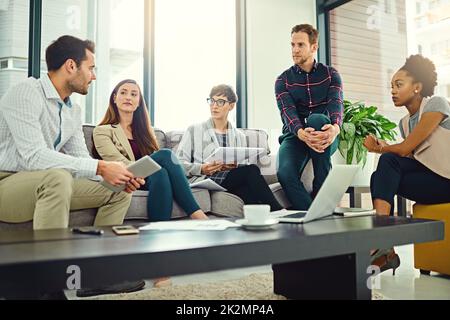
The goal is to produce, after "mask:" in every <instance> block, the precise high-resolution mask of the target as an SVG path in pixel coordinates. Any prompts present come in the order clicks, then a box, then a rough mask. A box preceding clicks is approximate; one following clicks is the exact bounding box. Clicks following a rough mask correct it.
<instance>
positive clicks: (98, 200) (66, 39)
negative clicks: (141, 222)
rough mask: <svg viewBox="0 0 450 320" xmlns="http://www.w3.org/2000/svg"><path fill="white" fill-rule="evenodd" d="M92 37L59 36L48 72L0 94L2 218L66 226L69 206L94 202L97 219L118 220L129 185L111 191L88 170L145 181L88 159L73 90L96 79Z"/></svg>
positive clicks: (112, 179) (113, 179)
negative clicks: (88, 38) (2, 95)
mask: <svg viewBox="0 0 450 320" xmlns="http://www.w3.org/2000/svg"><path fill="white" fill-rule="evenodd" d="M94 46H95V45H94V44H93V43H92V42H90V41H88V40H86V41H82V40H80V39H77V38H75V37H71V36H62V37H60V38H59V39H58V40H56V41H55V42H53V43H52V44H51V45H50V46H49V47H48V48H47V50H46V60H47V67H48V74H46V75H44V76H43V77H42V78H41V79H34V78H29V79H27V80H25V81H23V82H21V83H19V84H18V85H16V86H14V87H12V88H11V89H10V90H9V91H8V92H7V93H6V94H5V95H4V97H3V98H2V99H1V100H0V221H3V222H8V223H21V222H27V221H30V220H33V228H34V229H57V228H67V227H68V224H69V211H70V210H71V209H72V210H79V209H85V208H99V210H98V213H97V216H96V219H95V222H94V224H95V225H97V226H106V225H120V224H122V223H123V219H124V217H125V214H126V212H127V210H128V207H129V205H130V201H131V196H130V194H129V193H131V191H132V190H133V188H130V186H129V187H128V188H127V192H122V193H113V192H111V191H109V190H108V189H106V188H104V187H103V186H101V185H100V184H99V183H98V182H96V181H93V180H90V179H88V178H94V177H96V176H97V175H100V176H102V177H103V179H104V180H106V181H107V182H109V183H111V184H113V185H118V184H124V183H131V184H133V185H135V184H139V183H143V181H140V179H134V177H133V174H132V173H131V172H129V171H128V170H127V169H126V168H125V167H124V165H123V164H121V163H118V162H117V163H116V162H106V161H101V160H100V161H99V160H95V159H92V158H91V157H90V155H89V152H88V150H87V147H86V143H85V140H84V136H83V132H82V123H81V109H80V107H79V106H78V105H75V104H72V102H71V100H70V95H71V94H72V93H74V92H76V93H79V94H82V95H86V94H87V93H88V88H89V84H90V83H91V82H92V81H93V80H95V72H94V68H95V62H94V59H95V57H94Z"/></svg>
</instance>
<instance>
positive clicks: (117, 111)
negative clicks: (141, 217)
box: [93, 80, 208, 221]
mask: <svg viewBox="0 0 450 320" xmlns="http://www.w3.org/2000/svg"><path fill="white" fill-rule="evenodd" d="M93 138H94V145H95V150H96V152H97V154H98V156H99V157H100V158H102V159H103V160H109V161H120V162H122V163H123V164H125V165H129V164H131V163H132V162H134V161H136V160H139V159H140V158H142V157H143V156H147V155H149V156H150V157H151V158H152V159H153V160H155V161H156V162H157V163H158V164H159V165H160V166H161V167H162V169H161V170H159V171H158V172H156V173H155V174H153V175H151V176H150V177H148V178H147V179H145V183H144V181H139V179H135V180H132V181H130V183H129V184H128V185H127V187H128V188H129V189H131V191H135V190H136V189H139V188H141V189H144V190H148V191H149V195H148V200H147V213H148V217H149V219H150V220H151V221H166V220H170V218H171V215H172V207H173V200H175V201H176V202H177V203H178V204H179V205H180V207H181V208H182V209H183V210H184V211H185V212H186V213H187V214H188V215H189V216H190V217H191V218H193V219H207V218H208V217H207V216H206V215H205V213H204V212H203V211H202V210H201V209H200V206H199V205H198V203H197V202H196V200H195V199H194V196H193V195H192V191H191V189H190V187H189V183H188V181H187V179H186V177H185V175H184V169H183V167H181V165H180V164H179V162H178V159H177V157H176V156H175V155H173V154H172V151H171V150H169V149H159V146H158V142H157V140H156V137H155V134H154V132H153V128H152V127H151V125H150V117H149V115H148V111H147V107H146V105H145V101H144V98H143V96H142V93H141V90H140V88H139V86H138V85H137V83H136V81H134V80H124V81H122V82H120V83H119V84H118V85H117V86H116V87H115V88H114V90H113V92H112V93H111V96H110V99H109V107H108V110H107V111H106V115H105V117H104V119H103V120H102V122H101V123H100V125H99V126H97V127H96V128H95V129H94V136H93ZM141 185H143V186H142V187H141Z"/></svg>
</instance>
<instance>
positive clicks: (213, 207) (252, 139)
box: [0, 125, 312, 231]
mask: <svg viewBox="0 0 450 320" xmlns="http://www.w3.org/2000/svg"><path fill="white" fill-rule="evenodd" d="M93 129H94V126H92V125H85V126H83V131H84V135H85V139H86V145H87V146H88V149H89V151H90V152H92V148H93V142H92V131H93ZM241 130H242V131H243V132H244V134H245V135H246V136H247V143H248V146H249V147H260V148H265V149H266V150H267V155H266V156H264V157H262V158H261V159H259V161H258V163H257V165H258V166H259V167H260V168H261V172H262V174H263V176H264V178H265V179H266V181H267V183H268V184H269V186H270V188H271V189H272V192H273V193H274V195H275V197H276V198H277V200H278V201H279V202H280V204H281V205H283V206H284V207H288V206H289V202H288V200H287V199H286V196H285V195H284V193H283V190H282V188H281V186H280V184H279V183H278V182H277V177H276V157H275V156H273V155H271V154H270V150H269V146H268V135H267V132H265V131H264V130H258V129H241ZM155 134H156V137H157V139H158V142H159V145H160V147H161V148H168V149H171V150H173V151H176V149H177V147H178V144H179V142H180V140H181V138H182V136H183V132H180V131H171V132H167V133H166V132H164V131H162V130H159V129H155ZM310 165H311V164H308V166H310ZM302 181H303V182H304V183H305V186H306V188H307V189H309V190H311V186H312V168H307V169H306V170H305V174H304V175H303V177H302ZM192 192H193V195H194V197H195V199H196V200H197V202H198V203H199V205H200V207H201V208H202V210H203V211H205V212H207V213H208V214H211V215H214V216H218V217H242V215H243V205H244V203H243V201H242V200H241V199H240V198H239V197H237V196H235V195H233V194H230V193H227V192H209V191H208V190H204V189H196V188H194V189H192ZM147 194H148V192H147V191H136V192H134V193H133V198H132V201H131V205H130V208H129V209H128V212H127V215H126V217H125V223H126V224H127V223H128V224H129V223H133V222H136V221H141V222H145V221H146V220H147V210H146V203H147ZM96 212H97V210H95V209H88V210H78V211H72V212H71V213H70V220H69V225H70V226H71V227H73V226H88V225H92V224H93V223H94V218H95V215H96ZM183 217H186V213H185V212H184V211H183V210H182V209H181V208H180V207H179V206H178V204H177V203H176V202H175V203H174V207H173V212H172V218H173V219H177V218H183ZM31 228H32V222H27V223H20V224H9V223H3V222H0V231H1V230H6V229H31Z"/></svg>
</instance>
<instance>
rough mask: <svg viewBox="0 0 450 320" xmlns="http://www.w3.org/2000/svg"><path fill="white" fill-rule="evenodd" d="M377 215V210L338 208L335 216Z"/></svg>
mask: <svg viewBox="0 0 450 320" xmlns="http://www.w3.org/2000/svg"><path fill="white" fill-rule="evenodd" d="M375 213H376V210H375V209H365V208H340V207H338V208H336V209H335V210H334V214H335V215H338V216H344V217H357V216H370V215H374V214H375Z"/></svg>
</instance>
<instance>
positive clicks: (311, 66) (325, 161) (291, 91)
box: [275, 24, 343, 210]
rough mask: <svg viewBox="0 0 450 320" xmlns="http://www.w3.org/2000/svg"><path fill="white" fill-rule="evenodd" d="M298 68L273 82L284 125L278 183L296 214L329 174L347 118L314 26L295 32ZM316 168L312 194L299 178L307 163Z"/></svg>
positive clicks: (339, 89) (334, 73)
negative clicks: (323, 60) (320, 58)
mask: <svg viewBox="0 0 450 320" xmlns="http://www.w3.org/2000/svg"><path fill="white" fill-rule="evenodd" d="M291 35H292V42H291V46H292V57H293V60H294V63H295V65H294V66H292V67H291V68H289V69H288V70H286V71H285V72H283V73H282V74H281V75H280V76H279V77H278V79H277V80H276V83H275V94H276V100H277V104H278V108H279V109H280V114H281V119H282V121H283V124H284V126H283V135H282V136H281V137H280V139H279V142H280V144H281V146H280V150H279V154H278V157H279V166H278V172H277V175H278V179H279V181H280V183H281V185H282V187H283V189H284V191H285V193H286V196H287V197H288V199H289V201H290V202H291V203H292V209H295V210H307V209H308V208H309V206H310V205H311V202H312V198H314V196H315V195H316V194H317V192H318V191H319V189H320V187H321V186H322V184H323V182H324V181H325V178H326V177H327V175H328V173H329V171H330V169H331V156H332V155H333V153H334V152H335V151H336V150H337V148H338V145H339V141H338V136H339V133H340V125H341V124H342V116H343V93H342V81H341V77H340V76H339V73H338V72H337V71H336V70H335V69H334V68H332V67H329V66H326V65H323V64H321V63H317V62H316V60H315V59H314V56H315V54H316V52H317V49H318V39H319V33H318V31H317V30H315V29H314V28H313V27H312V26H311V25H308V24H302V25H297V26H295V27H294V28H293V29H292V33H291ZM310 159H311V160H312V162H313V167H314V181H313V193H312V195H310V194H309V193H308V192H307V191H306V189H305V187H304V185H303V183H302V182H301V180H300V177H301V175H302V173H303V170H304V169H305V167H306V164H307V163H308V161H309V160H310Z"/></svg>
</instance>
